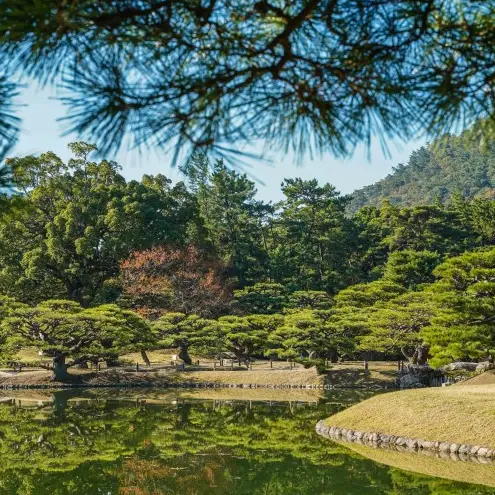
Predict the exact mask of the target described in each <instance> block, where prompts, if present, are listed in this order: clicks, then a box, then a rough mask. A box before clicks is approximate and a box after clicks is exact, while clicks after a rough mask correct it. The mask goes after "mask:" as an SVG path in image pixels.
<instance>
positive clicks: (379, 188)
mask: <svg viewBox="0 0 495 495" xmlns="http://www.w3.org/2000/svg"><path fill="white" fill-rule="evenodd" d="M456 193H458V194H459V193H460V194H462V195H463V196H465V197H466V198H474V197H493V198H495V140H489V141H487V140H486V139H485V138H484V136H483V134H482V133H481V132H480V131H479V127H478V126H476V125H475V126H473V127H472V128H471V129H468V130H466V131H464V132H462V133H461V134H459V135H454V134H446V135H444V136H442V137H440V138H438V139H435V140H434V141H433V142H432V143H429V144H427V145H426V146H423V147H421V148H420V149H419V150H417V151H414V152H413V153H412V154H411V156H410V158H409V161H408V162H407V164H405V165H404V164H402V163H401V164H399V165H398V166H397V167H394V168H393V172H392V173H391V174H389V175H388V176H387V177H385V178H384V179H382V180H380V181H378V182H376V183H375V184H372V185H370V186H366V187H363V188H362V189H358V190H356V191H354V193H353V194H352V196H353V200H352V202H351V204H350V206H349V212H355V211H357V210H358V209H359V208H361V207H362V206H366V205H374V206H379V205H380V204H381V203H382V202H383V201H384V200H389V201H390V202H391V203H392V204H397V205H404V206H410V205H417V204H426V203H432V202H434V201H440V202H441V203H444V202H448V201H449V200H450V199H451V198H452V196H453V195H454V194H456Z"/></svg>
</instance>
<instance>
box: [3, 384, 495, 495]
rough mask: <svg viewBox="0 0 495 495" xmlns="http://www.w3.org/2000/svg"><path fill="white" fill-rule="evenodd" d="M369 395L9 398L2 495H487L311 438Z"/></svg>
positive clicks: (479, 488) (28, 394)
mask: <svg viewBox="0 0 495 495" xmlns="http://www.w3.org/2000/svg"><path fill="white" fill-rule="evenodd" d="M369 395H370V394H369V393H364V392H358V391H354V392H343V391H342V392H335V393H332V395H331V396H330V397H326V398H322V397H321V396H319V395H318V394H315V393H314V392H311V393H310V391H308V392H305V391H293V392H291V391H288V392H285V391H272V390H270V391H268V390H239V389H228V390H209V389H205V390H198V389H194V390H180V391H178V390H171V391H166V392H163V391H162V392H160V391H156V390H149V391H118V392H117V391H115V390H110V391H108V390H97V391H85V392H81V391H70V392H56V393H54V394H51V393H45V392H43V391H18V392H15V393H14V392H12V393H10V392H9V394H4V395H3V396H2V397H0V400H1V401H3V402H2V403H1V404H0V452H1V460H2V462H1V463H0V493H1V494H9V495H10V494H20V495H31V494H33V495H35V494H36V495H43V494H48V493H50V494H51V495H58V494H84V495H86V494H100V493H102V494H112V495H113V494H118V495H158V494H184V495H189V494H190V495H199V494H208V493H214V494H246V495H247V494H265V495H268V494H270V495H272V494H273V495H282V494H284V495H285V494H289V493H290V494H301V495H304V494H308V495H309V494H339V495H340V494H358V493H359V494H363V493H365V494H367V493H369V494H413V493H414V494H415V495H416V494H420V495H423V494H425V495H426V494H435V495H440V494H462V495H467V494H470V495H476V494H479V495H486V494H494V495H495V488H490V487H488V486H484V485H482V484H466V483H459V482H455V481H451V480H447V479H442V478H436V477H432V476H426V475H419V474H413V473H410V472H407V471H404V470H402V469H399V467H400V468H404V467H405V468H406V469H408V464H407V462H406V463H405V464H401V465H399V466H398V467H393V466H387V465H384V464H381V463H383V462H385V463H387V461H386V460H383V459H376V461H378V462H375V460H371V459H368V458H366V457H363V456H362V455H361V454H363V453H362V452H359V453H358V452H354V451H353V450H350V449H348V448H347V447H345V446H341V445H338V444H335V443H333V442H331V441H329V440H327V439H325V438H321V437H319V436H318V435H316V433H315V431H314V426H315V424H316V422H317V421H318V420H319V419H322V418H324V417H326V416H328V415H330V414H333V413H335V412H337V411H338V410H341V409H342V408H344V407H347V406H348V405H350V404H352V403H355V402H358V401H359V400H363V399H364V398H366V397H367V396H369ZM205 398H206V399H208V400H204V399H205ZM242 399H244V400H242ZM364 455H367V454H366V453H364ZM389 464H390V463H389ZM430 474H431V473H430ZM476 481H477V482H480V483H482V482H483V480H478V479H476Z"/></svg>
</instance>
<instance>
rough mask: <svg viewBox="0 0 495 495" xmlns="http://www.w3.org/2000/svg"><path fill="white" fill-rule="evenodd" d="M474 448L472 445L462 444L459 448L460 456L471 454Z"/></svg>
mask: <svg viewBox="0 0 495 495" xmlns="http://www.w3.org/2000/svg"><path fill="white" fill-rule="evenodd" d="M472 448H473V446H472V445H469V444H462V445H461V446H460V447H459V454H461V455H462V454H469V453H470V452H471V449H472Z"/></svg>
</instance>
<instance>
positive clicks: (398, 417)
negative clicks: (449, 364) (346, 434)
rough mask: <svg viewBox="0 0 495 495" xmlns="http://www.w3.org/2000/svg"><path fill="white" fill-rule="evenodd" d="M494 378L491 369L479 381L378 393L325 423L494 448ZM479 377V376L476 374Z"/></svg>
mask: <svg viewBox="0 0 495 495" xmlns="http://www.w3.org/2000/svg"><path fill="white" fill-rule="evenodd" d="M493 378H494V375H493V374H492V376H491V377H485V378H484V379H483V381H484V382H485V384H483V385H476V384H473V382H471V383H470V382H465V384H464V385H457V386H452V387H445V388H427V389H417V390H407V391H401V392H392V393H387V394H382V395H378V396H375V397H372V398H371V399H368V400H366V401H364V402H361V403H359V404H357V405H355V406H352V407H350V408H349V409H346V410H344V411H342V412H340V413H338V414H336V415H334V416H331V417H330V418H328V419H327V420H326V421H325V424H326V425H327V426H337V427H340V428H346V429H351V430H358V431H365V432H380V433H385V434H388V435H395V436H401V437H409V438H421V439H424V440H427V441H433V442H436V441H440V442H451V443H458V444H472V445H483V446H487V447H490V448H495V401H494V397H495V384H494V383H493V381H492V379H493ZM474 380H475V381H474V383H476V379H474ZM478 381H481V379H480V378H479V377H478Z"/></svg>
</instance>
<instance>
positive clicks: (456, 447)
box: [315, 420, 495, 464]
mask: <svg viewBox="0 0 495 495" xmlns="http://www.w3.org/2000/svg"><path fill="white" fill-rule="evenodd" d="M315 430H316V433H318V435H320V436H322V437H326V438H330V439H331V440H335V441H338V442H345V443H355V444H358V445H364V446H366V447H373V448H382V449H388V450H394V451H398V452H420V453H424V454H426V455H428V454H429V455H434V456H436V457H439V458H445V459H451V460H454V461H463V462H469V461H474V462H477V460H476V459H477V458H483V460H484V461H485V463H490V464H491V463H493V462H494V461H495V449H492V448H490V447H487V446H482V445H471V444H458V443H454V442H445V441H430V440H423V439H422V438H409V437H404V436H396V435H387V434H385V433H380V432H363V431H358V430H350V429H346V428H340V427H338V426H326V425H325V421H324V420H321V421H318V423H317V424H316V427H315Z"/></svg>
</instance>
